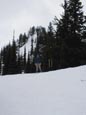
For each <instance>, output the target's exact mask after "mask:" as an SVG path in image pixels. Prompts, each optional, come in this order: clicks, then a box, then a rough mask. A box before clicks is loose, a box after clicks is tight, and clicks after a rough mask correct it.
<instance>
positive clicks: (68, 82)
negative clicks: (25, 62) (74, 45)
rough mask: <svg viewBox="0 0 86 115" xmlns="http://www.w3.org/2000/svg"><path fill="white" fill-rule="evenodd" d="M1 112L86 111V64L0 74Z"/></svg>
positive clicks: (78, 114)
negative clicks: (15, 73)
mask: <svg viewBox="0 0 86 115" xmlns="http://www.w3.org/2000/svg"><path fill="white" fill-rule="evenodd" d="M0 115H86V66H81V67H76V68H68V69H62V70H57V71H51V72H43V73H33V74H17V75H6V76H0Z"/></svg>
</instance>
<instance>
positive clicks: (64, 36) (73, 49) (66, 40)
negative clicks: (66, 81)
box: [56, 0, 84, 67]
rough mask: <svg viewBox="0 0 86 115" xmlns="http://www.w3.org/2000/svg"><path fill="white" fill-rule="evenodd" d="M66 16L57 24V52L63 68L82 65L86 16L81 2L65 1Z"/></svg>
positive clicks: (77, 0) (78, 0)
mask: <svg viewBox="0 0 86 115" xmlns="http://www.w3.org/2000/svg"><path fill="white" fill-rule="evenodd" d="M63 8H64V14H63V15H62V17H61V19H60V20H58V19H56V21H57V22H56V23H57V31H56V38H57V50H58V52H59V54H58V56H59V60H60V61H59V62H60V63H59V65H60V66H61V67H67V66H76V65H79V64H80V52H81V51H80V48H81V39H82V31H83V27H84V15H83V11H82V3H81V2H80V0H76V1H74V0H69V1H66V0H65V1H64V5H63Z"/></svg>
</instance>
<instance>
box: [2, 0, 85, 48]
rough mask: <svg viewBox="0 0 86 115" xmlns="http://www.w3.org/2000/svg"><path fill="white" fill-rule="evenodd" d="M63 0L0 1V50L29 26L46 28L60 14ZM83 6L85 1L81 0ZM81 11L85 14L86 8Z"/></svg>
mask: <svg viewBox="0 0 86 115" xmlns="http://www.w3.org/2000/svg"><path fill="white" fill-rule="evenodd" d="M63 2H64V0H0V48H1V47H2V46H3V45H5V44H7V43H8V42H9V41H10V40H12V38H13V30H14V29H15V38H16V39H17V38H18V36H19V34H20V33H24V32H27V31H28V30H29V28H30V27H31V26H33V25H34V26H40V25H41V26H44V27H47V26H48V24H49V22H50V21H52V20H53V19H54V16H57V17H59V16H60V14H61V13H62V7H61V4H62V3H63ZM82 2H83V4H85V0H82ZM83 11H85V12H86V6H84V9H83Z"/></svg>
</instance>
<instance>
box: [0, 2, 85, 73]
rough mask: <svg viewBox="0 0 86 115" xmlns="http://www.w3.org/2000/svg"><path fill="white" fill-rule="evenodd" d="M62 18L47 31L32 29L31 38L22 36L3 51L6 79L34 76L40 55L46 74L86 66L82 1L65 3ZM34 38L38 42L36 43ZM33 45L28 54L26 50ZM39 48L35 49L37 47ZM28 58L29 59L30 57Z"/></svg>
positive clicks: (1, 67) (1, 65)
mask: <svg viewBox="0 0 86 115" xmlns="http://www.w3.org/2000/svg"><path fill="white" fill-rule="evenodd" d="M62 7H63V10H64V11H63V13H62V14H61V18H60V19H58V17H57V16H55V17H54V19H53V20H52V21H51V22H49V25H48V27H47V28H45V27H42V26H38V27H35V26H33V27H31V28H30V29H29V30H27V31H28V34H26V33H24V34H22V33H21V34H20V35H19V38H18V39H17V40H15V39H13V41H12V43H9V44H8V45H6V46H4V47H3V48H2V49H1V51H0V73H1V74H2V75H7V74H18V73H34V72H35V65H34V58H35V56H36V55H37V54H40V57H41V63H42V71H43V72H46V71H52V70H58V69H63V68H68V67H76V66H80V65H85V64H86V16H85V14H84V12H83V6H82V2H81V1H80V0H75V1H74V0H64V4H62ZM34 35H36V39H35V40H34V37H33V36H34ZM28 40H30V41H31V46H29V45H28V48H29V47H31V49H30V51H28V54H27V53H26V47H24V53H23V55H21V54H20V49H21V48H22V47H23V46H24V45H25V44H26V43H27V42H28ZM34 44H35V47H34ZM26 55H28V56H26Z"/></svg>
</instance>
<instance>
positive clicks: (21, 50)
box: [20, 33, 37, 59]
mask: <svg viewBox="0 0 86 115" xmlns="http://www.w3.org/2000/svg"><path fill="white" fill-rule="evenodd" d="M32 38H33V49H34V48H35V47H36V39H37V35H36V33H35V34H34V35H32V36H29V38H28V41H27V42H26V44H25V45H23V46H22V47H21V48H20V55H22V56H23V55H24V48H26V59H27V58H28V52H29V53H30V51H31V39H32Z"/></svg>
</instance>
